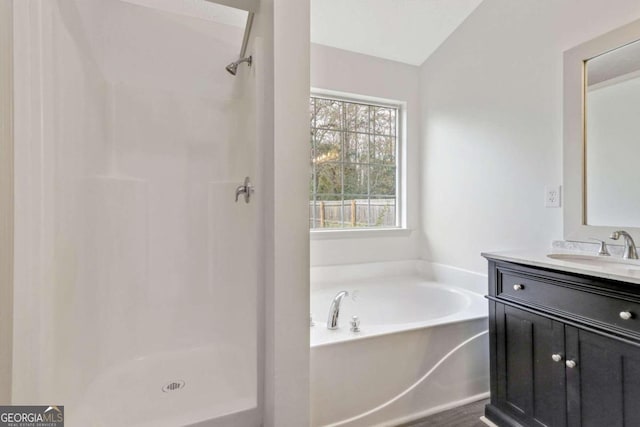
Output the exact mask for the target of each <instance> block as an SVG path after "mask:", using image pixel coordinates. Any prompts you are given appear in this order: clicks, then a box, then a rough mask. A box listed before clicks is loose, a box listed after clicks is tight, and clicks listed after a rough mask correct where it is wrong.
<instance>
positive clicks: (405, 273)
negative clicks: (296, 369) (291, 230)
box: [311, 261, 489, 427]
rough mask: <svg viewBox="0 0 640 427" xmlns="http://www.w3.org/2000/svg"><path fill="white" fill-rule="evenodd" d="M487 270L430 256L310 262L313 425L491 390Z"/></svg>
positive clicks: (406, 417)
mask: <svg viewBox="0 0 640 427" xmlns="http://www.w3.org/2000/svg"><path fill="white" fill-rule="evenodd" d="M486 280H487V279H486V276H484V275H480V274H476V273H471V272H466V271H463V270H459V269H455V268H452V267H447V266H442V265H438V264H431V263H427V262H423V261H407V262H393V263H375V264H361V265H352V266H336V267H317V268H312V290H311V308H312V312H313V314H314V319H315V326H313V327H311V384H312V387H311V408H312V421H311V425H312V426H313V427H318V426H332V427H338V426H340V427H358V426H360V427H371V426H392V425H398V424H401V423H404V422H408V421H411V420H414V419H417V418H420V417H424V416H426V415H429V414H432V413H435V412H438V411H441V410H445V409H447V408H450V407H454V406H457V405H460V404H463V403H466V402H470V401H474V400H478V399H481V398H484V397H486V396H488V389H489V361H488V345H489V340H488V334H487V328H488V325H487V304H486V301H485V299H484V298H483V295H482V293H483V292H484V289H485V287H486ZM341 290H346V291H348V292H349V293H350V296H349V297H347V298H345V299H343V301H342V306H341V310H340V322H339V326H340V328H339V329H338V330H334V331H330V330H328V329H326V323H325V317H324V316H326V315H327V312H328V307H329V303H330V302H331V298H332V296H333V295H335V294H336V293H337V292H338V291H341ZM353 315H357V316H358V317H359V319H360V321H361V324H360V329H361V331H360V332H351V331H350V330H349V320H350V318H351V316H353Z"/></svg>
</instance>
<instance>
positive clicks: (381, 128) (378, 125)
mask: <svg viewBox="0 0 640 427" xmlns="http://www.w3.org/2000/svg"><path fill="white" fill-rule="evenodd" d="M373 131H374V133H375V134H377V135H390V134H391V109H389V108H381V107H376V108H374V115H373Z"/></svg>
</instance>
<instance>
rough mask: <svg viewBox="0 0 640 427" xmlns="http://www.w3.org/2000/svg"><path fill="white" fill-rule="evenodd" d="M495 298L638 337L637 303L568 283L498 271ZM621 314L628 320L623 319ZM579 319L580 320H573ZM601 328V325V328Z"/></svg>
mask: <svg viewBox="0 0 640 427" xmlns="http://www.w3.org/2000/svg"><path fill="white" fill-rule="evenodd" d="M497 296H498V298H501V299H505V300H510V301H514V302H518V303H521V304H523V305H531V306H532V308H537V309H541V310H545V311H550V312H554V311H556V312H562V313H559V314H566V315H569V316H578V317H582V318H585V319H584V320H586V319H588V320H589V323H596V324H597V323H602V324H604V325H606V326H614V327H617V328H621V329H625V330H627V331H630V332H634V333H636V334H640V303H636V302H632V301H627V300H625V299H623V298H620V297H616V296H613V295H607V294H606V293H605V292H602V293H600V292H598V293H595V292H594V291H590V290H584V289H576V288H573V287H571V286H570V285H569V284H562V283H559V282H554V283H552V282H547V281H545V280H543V279H536V278H534V277H530V276H528V275H521V274H518V273H517V272H512V271H501V270H499V280H498V286H497ZM622 313H630V314H631V318H629V319H623V317H622V316H624V314H622ZM577 320H583V319H577ZM604 325H603V326H604Z"/></svg>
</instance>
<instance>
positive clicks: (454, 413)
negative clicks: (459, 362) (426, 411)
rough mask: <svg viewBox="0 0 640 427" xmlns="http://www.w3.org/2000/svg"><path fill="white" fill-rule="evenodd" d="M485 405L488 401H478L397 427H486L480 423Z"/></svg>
mask: <svg viewBox="0 0 640 427" xmlns="http://www.w3.org/2000/svg"><path fill="white" fill-rule="evenodd" d="M487 403H489V399H486V400H480V401H478V402H473V403H469V404H468V405H464V406H460V407H458V408H453V409H449V410H448V411H444V412H440V413H439V414H434V415H431V416H429V417H426V418H423V419H421V420H418V421H414V422H412V423H410V424H403V425H402V426H398V427H487V426H486V424H484V423H483V422H482V421H480V417H481V416H483V415H484V405H486V404H487Z"/></svg>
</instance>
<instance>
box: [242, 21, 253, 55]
mask: <svg viewBox="0 0 640 427" xmlns="http://www.w3.org/2000/svg"><path fill="white" fill-rule="evenodd" d="M253 16H254V13H253V12H249V14H248V15H247V24H246V25H245V27H244V36H243V37H242V47H241V48H240V58H244V57H245V56H246V54H247V47H249V36H250V35H251V27H252V26H253Z"/></svg>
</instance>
